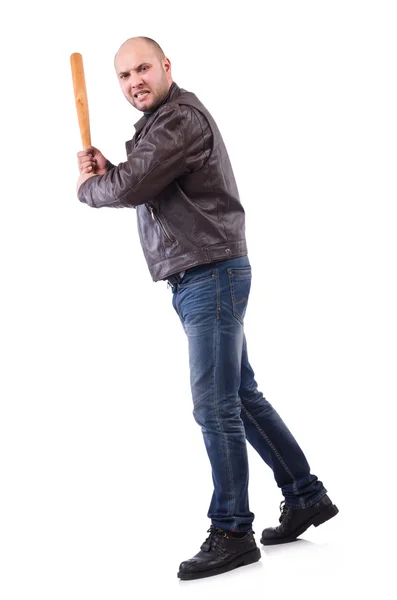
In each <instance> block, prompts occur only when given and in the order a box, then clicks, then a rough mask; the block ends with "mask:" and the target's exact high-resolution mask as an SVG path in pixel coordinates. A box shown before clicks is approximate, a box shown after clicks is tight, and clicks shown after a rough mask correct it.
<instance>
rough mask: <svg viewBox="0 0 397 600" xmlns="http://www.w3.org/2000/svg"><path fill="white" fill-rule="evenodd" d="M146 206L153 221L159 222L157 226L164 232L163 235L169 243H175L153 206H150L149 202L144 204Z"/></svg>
mask: <svg viewBox="0 0 397 600" xmlns="http://www.w3.org/2000/svg"><path fill="white" fill-rule="evenodd" d="M146 208H147V209H148V211H149V212H150V214H151V215H152V219H153V221H157V223H158V224H159V227H160V229H161V230H162V232H163V233H164V235H165V237H166V238H167V240H168V241H169V242H170V243H171V244H175V242H176V240H175V238H173V237H172V235H171V234H170V233H168V231H167V229H166V228H165V226H164V223H163V222H162V220H161V219H160V217H159V215H158V214H157V213H156V211H155V210H154V208H153V206H151V205H150V204H146Z"/></svg>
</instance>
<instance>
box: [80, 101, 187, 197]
mask: <svg viewBox="0 0 397 600" xmlns="http://www.w3.org/2000/svg"><path fill="white" fill-rule="evenodd" d="M181 121H182V114H181V110H180V107H179V106H178V105H175V104H166V105H165V106H164V107H163V108H161V109H160V111H159V114H158V115H157V116H156V118H155V120H154V122H153V123H152V126H151V128H150V131H149V132H148V134H147V136H145V138H143V139H142V141H141V142H140V143H139V145H138V146H137V147H136V148H133V149H132V150H131V152H130V153H129V154H128V157H127V161H126V162H124V163H120V164H119V165H118V166H117V167H113V168H111V169H110V170H109V171H107V173H105V174H104V175H96V176H94V177H90V178H89V179H87V180H86V181H84V182H83V183H82V184H81V186H80V188H79V190H78V194H77V195H78V198H79V200H80V202H85V203H86V204H88V205H89V206H93V207H95V208H101V207H103V206H109V207H121V206H129V207H134V206H137V205H138V204H144V203H145V202H147V201H148V200H150V199H151V198H153V197H155V196H157V195H158V194H159V193H160V192H161V191H162V190H163V189H164V188H165V187H167V185H169V184H170V183H171V182H172V181H173V180H174V179H176V178H177V177H179V176H180V175H182V174H183V173H184V172H185V170H186V165H185V152H184V139H183V132H182V122H181Z"/></svg>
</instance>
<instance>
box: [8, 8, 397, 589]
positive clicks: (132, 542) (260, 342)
mask: <svg viewBox="0 0 397 600" xmlns="http://www.w3.org/2000/svg"><path fill="white" fill-rule="evenodd" d="M395 7H396V4H395V2H386V1H380V0H377V1H373V2H368V1H365V0H360V1H349V0H343V1H339V0H334V1H332V2H331V1H322V0H312V1H297V0H294V1H289V2H287V1H279V2H276V1H273V2H266V1H265V2H253V1H249V0H247V1H245V2H243V3H241V4H240V3H238V4H237V3H233V2H231V3H230V2H226V1H222V2H216V1H215V0H212V1H211V2H207V1H201V2H194V3H193V2H188V1H185V2H176V1H172V0H170V1H169V2H157V1H152V2H150V3H142V2H141V3H134V2H126V1H118V0H114V1H113V2H94V3H83V2H79V3H77V2H75V3H68V5H67V6H66V3H65V4H64V5H62V6H60V5H58V3H55V2H54V3H49V2H48V3H45V2H43V1H37V2H34V3H29V4H28V3H27V2H26V3H13V4H12V5H11V8H10V7H8V8H6V9H3V10H5V11H6V12H3V14H2V24H1V36H0V37H1V61H2V67H1V68H2V77H1V83H2V94H1V103H2V109H1V137H2V144H1V167H2V169H1V170H2V177H1V204H0V206H1V219H0V243H1V331H0V339H1V390H0V391H1V415H0V417H1V421H0V451H1V465H0V469H1V471H0V485H1V493H0V550H1V578H0V591H1V594H0V595H1V598H2V600H14V599H18V600H19V599H30V598H33V597H37V598H41V599H42V600H44V599H47V598H48V599H49V598H51V599H52V600H53V599H55V598H56V599H57V600H61V599H62V600H63V599H68V600H69V599H72V598H73V600H80V599H81V600H83V599H84V600H89V599H95V600H100V599H102V598H103V599H105V598H106V599H112V600H114V599H117V600H124V599H127V598H128V599H130V598H138V597H139V598H152V597H165V596H166V597H168V596H170V597H172V598H173V597H175V596H176V595H178V597H186V598H198V597H201V596H202V595H204V596H205V597H206V598H218V597H219V596H221V597H228V598H239V597H241V596H242V594H247V595H248V594H250V593H251V594H252V596H254V595H257V596H258V597H277V598H291V597H294V598H305V599H307V598H316V599H317V598H318V597H326V598H334V597H335V596H336V595H339V596H340V597H347V594H348V593H349V595H351V594H353V593H355V594H359V593H360V594H361V593H364V591H366V592H368V593H371V594H372V593H379V595H382V592H381V590H382V588H385V589H386V588H388V586H389V585H390V586H391V580H390V581H389V579H388V577H389V575H390V571H389V569H390V568H391V555H392V550H390V552H391V554H389V550H388V540H392V539H393V535H392V532H391V529H392V528H393V527H394V504H395V498H396V496H395V492H396V487H395V478H396V474H395V469H394V460H393V459H395V446H394V439H395V426H394V422H395V421H394V419H392V416H391V415H392V413H393V410H394V408H395V403H396V376H395V375H396V373H395V372H396V333H397V332H396V304H397V297H396V255H397V252H396V250H397V248H396V159H397V150H396V139H397V116H396V115H397V86H396V57H397V41H396V27H397V22H396V15H395ZM134 35H146V36H149V37H153V38H154V39H156V40H157V41H158V42H159V43H160V45H161V46H162V47H163V49H164V51H165V53H166V55H167V56H168V57H169V58H170V60H171V63H172V66H173V75H174V79H175V81H176V82H177V83H178V85H179V86H181V87H184V88H185V89H188V90H190V91H193V92H194V93H196V94H197V96H198V97H199V98H200V99H201V100H202V102H203V103H204V104H205V105H206V106H207V108H208V109H209V110H210V111H211V113H212V114H213V116H214V117H215V119H216V120H217V122H218V125H219V127H220V129H221V132H222V134H223V137H224V139H225V142H226V144H227V147H228V150H229V154H230V157H231V160H232V164H233V167H234V171H235V175H236V178H237V182H238V186H239V190H240V195H241V201H242V203H243V205H244V207H245V209H246V234H247V242H248V248H249V257H250V260H251V264H252V270H253V283H252V290H251V297H250V303H249V308H248V311H247V316H246V334H247V340H248V348H249V356H250V361H251V363H252V366H253V368H254V370H255V374H256V379H257V381H258V384H259V388H260V389H261V391H263V393H264V395H265V397H266V398H267V399H268V400H269V401H270V402H271V403H272V404H273V405H274V406H275V408H277V410H278V411H279V412H280V414H281V415H282V417H283V418H284V420H285V421H286V422H287V424H288V426H289V427H290V429H291V430H292V432H293V434H294V435H295V437H296V438H297V439H298V441H299V443H300V444H301V446H302V448H303V450H304V452H305V454H306V455H307V457H308V460H309V462H310V465H311V467H312V471H313V472H314V473H316V474H317V475H318V477H319V478H320V479H321V480H322V481H323V482H324V484H325V486H326V487H327V489H328V491H329V494H330V496H331V498H332V499H333V501H334V502H335V503H336V504H337V505H338V507H339V509H340V514H339V515H338V516H337V518H335V519H333V520H332V521H330V522H329V523H327V524H325V525H324V526H323V527H321V528H319V529H313V528H312V529H310V530H309V531H308V532H307V533H306V534H305V535H304V536H303V537H304V540H306V541H302V542H299V543H296V544H289V545H286V546H283V547H281V546H280V547H276V548H267V549H266V548H264V547H263V546H261V549H262V560H261V561H260V562H259V563H256V564H255V565H252V566H250V567H245V568H244V569H238V570H236V571H234V572H233V573H230V574H227V575H221V576H219V577H214V578H209V579H206V580H201V581H197V582H180V581H179V580H178V579H177V577H176V572H177V570H178V566H179V563H180V562H181V561H182V560H185V559H187V558H190V557H191V556H192V555H193V554H195V553H196V552H197V551H198V549H199V545H200V544H201V543H202V541H204V538H205V537H206V535H207V534H206V530H207V528H208V527H209V525H210V523H209V520H208V519H207V516H206V513H207V510H208V505H209V502H210V498H211V494H212V480H211V473H210V467H209V462H208V459H207V455H206V452H205V447H204V443H203V440H202V435H201V431H200V429H199V427H198V425H197V424H196V423H195V421H194V419H193V416H192V402H191V396H190V388H189V373H188V356H187V340H186V338H185V335H184V332H183V329H182V327H181V325H180V322H179V320H178V317H177V315H176V313H175V312H174V311H173V308H172V305H171V290H170V289H167V286H166V284H165V283H164V282H163V283H161V282H160V283H157V284H153V282H152V280H151V277H150V274H149V271H148V269H147V266H146V263H145V261H144V257H143V254H142V251H141V248H140V244H139V238H138V233H137V229H136V214H135V211H134V210H129V209H120V210H115V209H113V210H112V209H102V210H95V209H92V208H89V207H87V206H86V205H84V204H81V203H80V202H79V201H78V199H77V197H76V193H75V183H76V180H77V176H78V172H77V160H76V153H77V152H78V150H80V136H79V131H78V125H77V117H76V113H75V106H74V97H73V89H72V79H71V71H70V62H69V57H70V54H71V53H73V52H81V53H82V54H83V59H84V67H85V73H86V82H87V90H88V98H89V103H90V118H91V133H92V143H93V144H94V145H96V146H97V147H99V148H100V149H101V150H102V152H103V153H104V154H105V156H107V157H108V158H109V159H110V160H111V161H112V162H113V163H116V164H117V163H118V162H121V161H123V160H125V147H124V143H125V141H126V140H128V139H130V138H131V137H132V135H133V132H134V128H133V124H134V123H135V122H136V121H137V120H138V119H139V118H140V114H139V113H138V112H137V111H136V110H135V109H133V108H132V107H131V106H130V105H129V104H128V103H127V102H126V100H125V98H124V97H123V95H122V93H121V91H120V89H119V86H118V82H117V78H116V75H115V73H114V70H113V57H114V54H115V52H116V51H117V49H118V48H119V46H120V45H121V43H122V42H123V41H124V40H125V39H127V38H128V37H131V36H134ZM248 451H249V458H250V469H251V470H250V504H251V509H252V510H253V512H254V513H255V515H256V519H255V522H254V531H255V532H256V537H257V541H258V543H259V538H260V534H261V531H262V529H263V528H264V527H267V526H269V525H275V524H276V522H277V519H278V514H279V513H278V503H279V502H280V500H281V499H282V498H281V496H280V493H279V490H278V489H277V487H276V484H275V482H274V479H273V476H272V473H271V471H270V470H269V469H268V468H267V466H266V465H265V464H264V463H263V462H262V461H261V459H260V458H259V456H258V455H256V454H255V452H254V451H253V449H252V448H251V447H249V448H248ZM389 556H390V558H388V557H389ZM389 561H390V567H389ZM390 593H391V587H389V592H386V591H384V592H383V596H385V597H389V596H388V594H390ZM344 594H345V595H344ZM356 597H358V596H356Z"/></svg>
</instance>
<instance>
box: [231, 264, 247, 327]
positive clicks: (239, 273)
mask: <svg viewBox="0 0 397 600" xmlns="http://www.w3.org/2000/svg"><path fill="white" fill-rule="evenodd" d="M228 274H229V282H230V293H231V297H232V308H233V315H234V316H235V317H236V319H237V320H238V321H240V323H241V324H242V325H244V316H245V312H246V310H247V305H248V298H249V294H250V290H251V279H252V271H251V267H241V268H234V269H228Z"/></svg>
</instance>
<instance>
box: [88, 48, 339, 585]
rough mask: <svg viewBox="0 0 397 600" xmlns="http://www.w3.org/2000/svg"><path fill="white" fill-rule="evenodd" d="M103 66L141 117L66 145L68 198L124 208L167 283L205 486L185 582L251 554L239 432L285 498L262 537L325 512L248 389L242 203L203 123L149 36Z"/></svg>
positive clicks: (249, 559)
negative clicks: (73, 168)
mask: <svg viewBox="0 0 397 600" xmlns="http://www.w3.org/2000/svg"><path fill="white" fill-rule="evenodd" d="M115 68H116V73H117V76H118V78H119V82H120V86H121V89H122V91H123V93H124V95H125V97H126V98H127V100H128V102H130V104H132V105H133V106H134V107H135V108H137V109H138V110H139V111H141V112H143V113H144V114H143V116H142V118H141V119H140V120H139V121H138V123H137V124H136V125H135V127H136V133H135V135H134V137H133V139H132V140H131V141H128V142H127V143H126V149H127V161H126V162H123V163H120V164H119V165H118V166H115V165H113V164H111V163H110V162H109V161H108V160H107V159H106V158H105V157H104V156H103V155H102V154H101V153H100V152H99V150H98V149H96V148H94V147H89V148H87V149H85V150H83V151H82V152H79V153H78V155H77V156H78V161H79V167H80V171H81V174H80V177H79V180H78V184H77V188H78V198H79V200H80V201H81V202H85V203H86V204H88V205H89V206H93V207H96V208H100V207H104V206H108V207H133V208H135V209H136V212H137V222H138V231H139V235H140V240H141V244H142V249H143V252H144V255H145V258H146V261H147V264H148V268H149V271H150V273H151V276H152V279H153V281H160V280H166V281H168V283H169V284H170V285H171V286H172V300H173V307H174V309H175V311H176V312H177V314H178V316H179V318H180V320H181V323H182V326H183V328H184V331H185V332H186V335H187V337H188V342H189V360H190V381H191V390H192V397H193V404H194V410H193V415H194V418H195V420H196V421H197V423H198V424H199V425H200V426H201V429H202V433H203V437H204V442H205V446H206V450H207V453H208V457H209V459H210V463H211V468H212V478H213V484H214V492H213V496H212V500H211V503H210V507H209V511H208V517H209V519H211V527H210V529H209V530H208V533H209V536H208V537H207V539H206V540H205V542H204V543H203V544H202V545H201V548H200V551H199V552H198V553H197V554H196V555H195V556H194V557H193V558H192V559H190V560H187V561H184V562H182V563H181V565H180V568H179V572H178V577H180V578H181V579H197V578H200V577H207V576H209V575H215V574H219V573H223V572H225V571H229V570H231V569H234V568H236V567H239V566H242V565H247V564H250V563H253V562H255V561H257V560H259V558H260V556H261V554H260V550H259V548H258V547H257V545H256V542H255V539H254V536H253V534H254V532H253V531H252V523H253V520H254V513H252V512H251V511H250V509H249V504H248V459H247V447H246V439H247V440H248V441H249V443H250V444H251V445H252V446H253V447H254V448H255V450H257V452H258V453H259V454H260V456H261V457H262V458H263V460H264V461H265V462H266V463H267V464H268V465H269V466H270V467H271V468H272V470H273V473H274V477H275V480H276V482H277V485H278V486H279V487H280V489H281V492H282V494H283V496H284V498H285V500H284V501H283V502H282V504H283V509H282V514H281V516H280V525H279V526H278V527H274V528H267V529H265V530H264V531H263V533H262V537H261V543H262V544H265V545H266V544H279V543H284V542H290V541H293V540H295V539H296V538H297V537H298V536H299V535H301V534H302V533H303V532H304V531H305V530H306V529H307V528H308V527H310V526H311V525H315V526H318V525H320V524H321V523H323V522H324V521H327V520H328V519H330V518H332V517H333V516H334V515H336V514H337V512H338V509H337V508H336V506H335V505H333V504H332V502H331V500H330V499H329V498H328V496H327V490H326V489H325V488H324V486H323V484H322V482H321V481H319V480H318V478H317V477H316V476H315V475H313V474H311V473H310V467H309V465H308V462H307V460H306V458H305V456H304V454H303V452H302V450H301V449H300V447H299V446H298V444H297V442H296V440H295V439H294V437H293V436H292V434H291V433H290V431H289V430H288V429H287V427H286V425H285V424H284V422H283V421H282V420H281V418H280V417H279V415H278V414H277V412H276V411H275V410H274V409H273V407H272V406H271V405H270V404H269V402H267V400H266V399H265V398H264V397H263V395H262V393H261V392H259V391H258V386H257V383H256V381H255V379H254V372H253V370H252V368H251V365H250V364H249V361H248V354H247V342H246V338H245V335H244V316H245V312H246V308H247V303H248V297H249V293H250V287H251V266H250V263H249V259H248V251H247V245H246V240H245V222H244V214H245V213H244V209H243V207H242V205H241V202H240V200H239V194H238V190H237V186H236V182H235V179H234V175H233V171H232V167H231V164H230V161H229V157H228V154H227V151H226V148H225V145H224V142H223V140H222V137H221V135H220V132H219V130H218V128H217V125H216V123H215V121H214V120H213V118H212V116H211V115H210V113H209V112H208V110H207V109H206V108H205V107H204V106H203V104H202V103H201V102H200V101H199V100H198V98H197V97H196V96H195V95H194V94H192V93H190V92H187V91H186V90H184V89H181V88H179V87H178V86H177V84H176V83H175V82H173V80H172V76H171V63H170V61H169V59H168V58H166V57H165V55H164V53H163V51H162V49H161V48H160V46H158V44H157V43H156V42H154V41H153V40H150V39H149V38H142V37H139V38H131V39H129V40H127V41H126V42H125V43H124V44H123V45H122V46H121V47H120V49H119V51H118V52H117V54H116V57H115Z"/></svg>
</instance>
